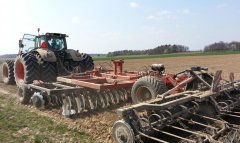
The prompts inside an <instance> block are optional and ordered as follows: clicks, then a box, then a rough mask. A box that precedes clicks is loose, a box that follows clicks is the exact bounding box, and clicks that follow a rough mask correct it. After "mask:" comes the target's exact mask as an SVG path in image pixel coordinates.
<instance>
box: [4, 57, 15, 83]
mask: <svg viewBox="0 0 240 143" xmlns="http://www.w3.org/2000/svg"><path fill="white" fill-rule="evenodd" d="M13 66H14V61H10V60H6V61H5V62H4V63H3V65H2V78H3V82H4V83H6V84H14V83H15V79H14V68H13Z"/></svg>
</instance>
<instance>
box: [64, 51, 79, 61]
mask: <svg viewBox="0 0 240 143" xmlns="http://www.w3.org/2000/svg"><path fill="white" fill-rule="evenodd" d="M65 52H66V53H68V55H69V56H70V57H68V58H69V59H72V60H73V61H82V60H83V56H82V54H81V53H79V52H78V51H76V50H73V49H67V50H66V51H65Z"/></svg>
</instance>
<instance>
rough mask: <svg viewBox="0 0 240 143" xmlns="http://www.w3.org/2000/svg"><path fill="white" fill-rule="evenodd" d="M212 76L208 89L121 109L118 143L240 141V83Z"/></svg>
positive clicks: (115, 135)
mask: <svg viewBox="0 0 240 143" xmlns="http://www.w3.org/2000/svg"><path fill="white" fill-rule="evenodd" d="M233 77H234V76H233V74H230V81H226V80H222V79H221V71H217V73H216V74H215V76H214V77H213V82H212V85H211V86H210V87H209V90H205V91H201V90H194V91H185V92H182V93H177V94H172V95H169V96H164V94H163V95H159V96H158V97H164V98H157V99H154V100H151V101H148V102H145V103H139V104H136V105H132V106H131V107H127V108H122V109H118V110H117V113H118V115H119V116H120V117H121V118H122V120H119V121H117V122H116V123H115V124H114V126H113V131H112V134H113V138H114V140H115V142H117V143H122V142H127V143H133V142H140V143H141V142H159V143H176V142H179V143H202V142H206V143H238V142H240V82H239V81H234V80H233Z"/></svg>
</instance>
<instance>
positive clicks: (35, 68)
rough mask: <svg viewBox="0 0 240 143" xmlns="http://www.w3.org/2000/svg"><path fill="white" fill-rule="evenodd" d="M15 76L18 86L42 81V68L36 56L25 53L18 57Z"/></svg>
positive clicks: (15, 64)
mask: <svg viewBox="0 0 240 143" xmlns="http://www.w3.org/2000/svg"><path fill="white" fill-rule="evenodd" d="M14 76H15V81H16V84H17V85H18V86H19V87H22V85H23V84H30V83H32V82H33V81H34V80H40V68H39V64H38V62H37V59H36V57H35V56H34V55H32V54H29V53H25V54H22V55H19V56H17V58H16V60H15V63H14Z"/></svg>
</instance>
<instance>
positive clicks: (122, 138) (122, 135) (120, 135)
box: [112, 120, 135, 143]
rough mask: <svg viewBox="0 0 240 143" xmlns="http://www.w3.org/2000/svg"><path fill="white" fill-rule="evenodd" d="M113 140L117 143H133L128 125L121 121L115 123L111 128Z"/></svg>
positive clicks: (132, 134) (131, 132) (132, 136)
mask: <svg viewBox="0 0 240 143" xmlns="http://www.w3.org/2000/svg"><path fill="white" fill-rule="evenodd" d="M112 134H113V138H114V140H115V142H117V143H133V142H134V138H135V136H134V133H133V130H132V129H131V127H130V125H129V124H128V123H127V122H125V121H123V120H120V121H117V122H116V123H115V124H114V126H113V131H112Z"/></svg>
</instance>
